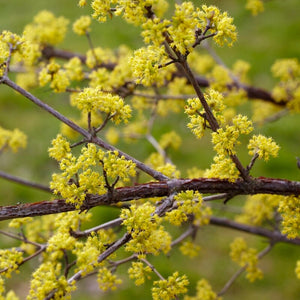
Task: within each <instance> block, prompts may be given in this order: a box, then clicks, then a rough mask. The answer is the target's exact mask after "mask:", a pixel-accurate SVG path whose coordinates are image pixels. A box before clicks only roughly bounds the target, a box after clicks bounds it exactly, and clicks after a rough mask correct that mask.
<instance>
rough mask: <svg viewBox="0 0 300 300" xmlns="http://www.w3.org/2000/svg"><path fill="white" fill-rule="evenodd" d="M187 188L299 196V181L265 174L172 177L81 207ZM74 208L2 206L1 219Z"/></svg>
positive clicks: (90, 198) (93, 198) (89, 199)
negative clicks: (248, 178)
mask: <svg viewBox="0 0 300 300" xmlns="http://www.w3.org/2000/svg"><path fill="white" fill-rule="evenodd" d="M187 190H193V191H199V192H200V193H203V194H215V193H216V194H219V193H226V194H232V193H234V194H235V195H255V194H276V195H283V196H289V195H295V196H299V195H300V182H299V181H290V180H284V179H274V178H265V177H260V178H253V179H252V180H251V181H250V182H246V181H244V180H242V179H238V180H236V181H235V182H230V181H228V180H225V179H217V178H197V179H172V180H169V181H161V182H150V183H144V184H137V185H135V186H131V187H121V188H116V189H114V193H113V198H111V197H110V195H109V194H104V195H90V194H88V195H87V196H86V200H85V203H84V204H83V206H82V207H81V210H86V209H91V208H92V207H95V206H100V205H112V204H115V203H118V202H127V201H130V200H137V199H141V198H149V197H151V198H153V197H166V196H169V195H171V194H172V193H174V192H181V191H187ZM109 201H110V202H109ZM73 210H76V208H75V206H74V205H72V204H70V203H66V201H65V200H63V199H56V200H53V201H41V202H35V203H24V204H19V205H10V206H2V207H1V206H0V221H1V220H9V219H13V218H24V217H33V216H42V215H48V214H56V213H61V212H67V211H73Z"/></svg>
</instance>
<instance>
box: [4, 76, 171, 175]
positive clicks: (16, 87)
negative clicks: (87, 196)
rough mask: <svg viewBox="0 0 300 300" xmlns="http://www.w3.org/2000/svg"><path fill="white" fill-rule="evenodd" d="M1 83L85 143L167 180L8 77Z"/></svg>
mask: <svg viewBox="0 0 300 300" xmlns="http://www.w3.org/2000/svg"><path fill="white" fill-rule="evenodd" d="M2 83H4V84H6V85H8V86H9V87H11V88H12V89H13V90H15V91H17V92H18V93H20V94H21V95H23V96H24V97H26V98H27V99H29V100H30V101H32V102H33V103H34V104H36V105H38V106H39V107H41V108H42V109H44V110H46V111H47V112H48V113H50V114H51V115H53V116H54V117H55V118H57V119H58V120H60V121H61V122H63V123H65V124H66V125H68V126H69V127H71V128H72V129H73V130H75V131H77V132H78V133H80V134H81V135H83V136H84V137H85V138H86V139H87V141H89V142H91V143H95V144H97V145H98V146H100V147H102V148H104V149H106V150H110V151H117V152H118V155H119V157H121V156H124V157H125V158H126V159H127V160H131V161H133V162H134V163H135V164H136V166H137V168H139V169H140V170H142V171H144V172H145V173H147V174H149V175H150V176H152V177H153V178H155V179H157V180H167V179H168V177H167V176H165V175H163V174H162V173H160V172H158V171H156V170H154V169H152V168H150V167H149V166H147V165H145V164H144V163H142V162H140V161H139V160H137V159H136V158H134V157H132V156H130V155H128V154H127V153H125V152H123V151H121V150H119V149H117V148H115V147H113V146H112V145H110V144H108V143H106V142H105V141H103V140H102V139H100V138H99V137H97V136H93V135H92V134H91V133H90V132H88V131H87V130H85V129H83V128H82V127H80V126H78V125H77V124H75V123H74V122H73V121H71V120H70V119H68V118H67V117H65V116H64V115H62V114H61V113H59V112H58V111H56V110H55V109H53V108H52V107H51V106H49V105H47V104H46V103H44V102H42V101H41V100H40V99H38V98H37V97H35V96H33V95H32V94H31V93H29V92H27V91H26V90H24V89H23V88H22V87H20V86H19V85H17V84H16V83H15V82H13V81H12V80H10V79H9V78H8V77H6V76H3V77H2Z"/></svg>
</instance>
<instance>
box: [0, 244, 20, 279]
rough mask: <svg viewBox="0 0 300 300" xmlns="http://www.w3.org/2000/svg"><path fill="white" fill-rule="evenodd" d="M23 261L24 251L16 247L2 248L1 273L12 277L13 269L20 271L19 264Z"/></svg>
mask: <svg viewBox="0 0 300 300" xmlns="http://www.w3.org/2000/svg"><path fill="white" fill-rule="evenodd" d="M22 261H23V253H22V252H21V251H18V249H16V248H12V249H6V250H4V249H1V250H0V270H1V274H2V275H3V276H5V277H7V278H10V277H11V273H12V272H13V271H15V272H18V268H19V265H20V264H21V263H22Z"/></svg>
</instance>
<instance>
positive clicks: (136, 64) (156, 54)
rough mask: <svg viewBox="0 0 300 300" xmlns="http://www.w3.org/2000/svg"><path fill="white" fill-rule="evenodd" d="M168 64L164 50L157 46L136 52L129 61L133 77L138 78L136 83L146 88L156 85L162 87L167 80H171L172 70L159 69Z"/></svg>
mask: <svg viewBox="0 0 300 300" xmlns="http://www.w3.org/2000/svg"><path fill="white" fill-rule="evenodd" d="M166 62H167V56H166V55H165V51H164V49H163V48H162V47H156V46H148V47H147V48H145V47H143V48H139V49H138V50H136V51H134V53H133V56H132V57H131V58H130V60H129V63H130V66H131V68H132V73H133V76H134V77H136V83H138V84H139V83H140V84H143V85H144V86H151V85H152V84H154V83H155V85H157V86H161V85H163V84H164V82H165V79H170V78H171V70H172V68H170V67H168V68H162V69H160V68H159V66H162V65H163V64H164V63H166Z"/></svg>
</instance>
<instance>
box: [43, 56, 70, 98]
mask: <svg viewBox="0 0 300 300" xmlns="http://www.w3.org/2000/svg"><path fill="white" fill-rule="evenodd" d="M49 82H51V83H50V87H51V88H52V89H53V90H54V92H56V93H62V92H65V90H66V88H67V87H68V86H69V85H70V81H69V78H68V76H67V72H66V71H65V70H63V69H61V67H60V65H59V64H57V63H56V62H55V61H51V62H50V63H49V64H48V65H46V66H45V67H44V68H42V70H41V71H40V73H39V84H40V86H45V85H46V84H47V83H49Z"/></svg>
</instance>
